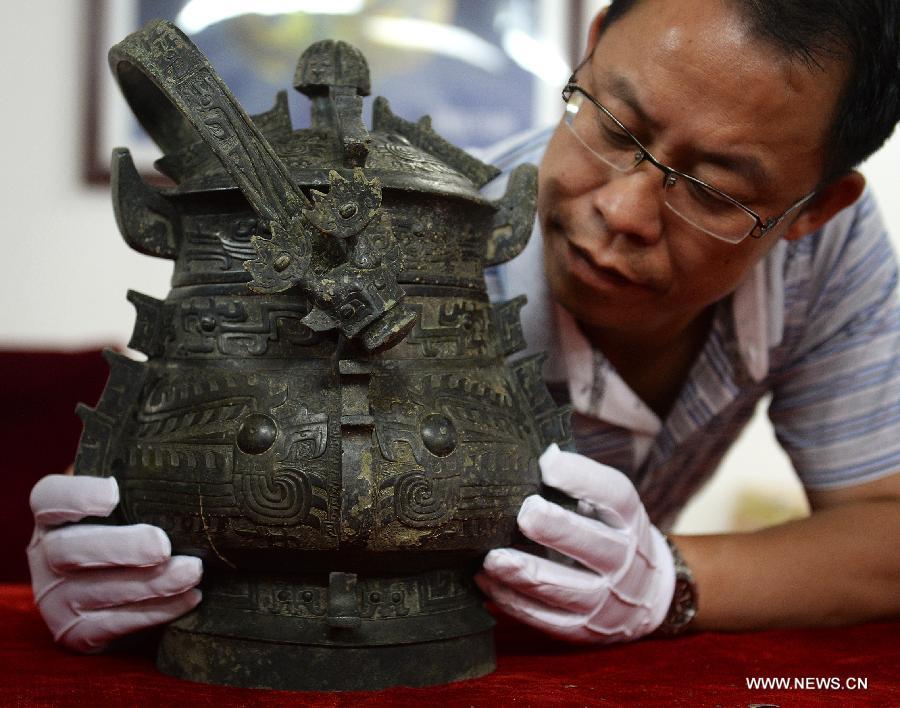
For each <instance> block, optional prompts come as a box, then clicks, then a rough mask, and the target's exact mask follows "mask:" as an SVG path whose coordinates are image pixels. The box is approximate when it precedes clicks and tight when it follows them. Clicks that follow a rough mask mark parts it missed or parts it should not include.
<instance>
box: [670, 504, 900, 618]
mask: <svg viewBox="0 0 900 708" xmlns="http://www.w3.org/2000/svg"><path fill="white" fill-rule="evenodd" d="M674 540H675V542H676V543H677V544H678V547H679V549H680V550H681V552H682V555H683V556H684V558H685V560H686V562H687V563H688V565H689V566H690V567H691V569H692V571H693V573H694V578H695V581H696V583H697V588H698V592H699V611H698V613H697V616H696V618H695V620H694V622H693V625H692V626H694V627H695V628H697V629H706V630H720V631H732V630H746V629H762V628H766V627H785V626H803V625H808V626H812V625H835V624H847V623H853V622H862V621H866V620H872V619H877V618H883V617H890V616H898V615H900V503H898V502H897V501H893V500H877V499H876V500H869V501H860V502H856V503H853V504H847V505H841V506H836V507H831V508H826V509H822V510H819V511H816V512H815V513H813V515H812V516H810V517H808V518H805V519H802V520H799V521H793V522H790V523H787V524H783V525H781V526H776V527H772V528H769V529H764V530H762V531H757V532H753V533H744V534H724V535H711V536H678V537H674Z"/></svg>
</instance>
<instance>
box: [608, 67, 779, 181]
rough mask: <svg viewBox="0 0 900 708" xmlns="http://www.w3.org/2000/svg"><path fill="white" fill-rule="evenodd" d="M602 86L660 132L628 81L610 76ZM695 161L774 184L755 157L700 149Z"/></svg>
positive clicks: (620, 75) (656, 123)
mask: <svg viewBox="0 0 900 708" xmlns="http://www.w3.org/2000/svg"><path fill="white" fill-rule="evenodd" d="M601 83H602V86H603V89H604V90H605V91H606V92H607V93H608V94H609V95H610V96H612V97H613V98H616V99H618V100H619V101H621V102H622V103H624V104H625V105H626V106H628V108H629V109H630V110H631V111H632V112H633V113H634V115H635V116H636V117H637V119H638V120H639V121H640V122H641V123H643V124H644V125H646V126H648V127H649V128H650V129H651V130H659V129H660V128H661V126H660V123H659V121H657V120H655V119H653V118H652V117H651V116H650V114H649V113H647V111H646V110H645V109H644V107H643V106H642V105H641V102H640V101H639V100H638V97H637V93H636V92H635V90H634V86H633V85H632V83H631V81H629V80H628V78H627V77H625V76H623V75H622V74H619V73H611V74H608V75H607V76H605V77H603V79H602V80H601ZM626 127H628V126H626ZM694 157H695V161H696V162H698V163H707V164H710V165H716V166H718V167H722V168H723V169H726V170H729V171H731V172H735V173H737V174H738V175H740V176H742V177H744V178H745V179H747V180H749V181H750V182H751V183H752V184H754V185H758V186H765V185H767V184H769V183H771V180H772V177H771V175H770V174H769V171H768V170H766V168H765V166H764V165H763V163H762V162H761V161H760V160H759V159H758V158H756V157H754V156H753V155H738V154H735V155H729V154H726V153H720V152H714V151H711V150H703V149H697V150H696V151H695V152H694ZM713 186H715V185H713Z"/></svg>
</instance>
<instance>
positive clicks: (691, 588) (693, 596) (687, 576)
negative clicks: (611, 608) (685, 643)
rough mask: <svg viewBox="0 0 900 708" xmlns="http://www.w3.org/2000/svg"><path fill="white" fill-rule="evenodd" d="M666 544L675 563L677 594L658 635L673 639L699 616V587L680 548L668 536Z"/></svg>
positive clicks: (673, 597)
mask: <svg viewBox="0 0 900 708" xmlns="http://www.w3.org/2000/svg"><path fill="white" fill-rule="evenodd" d="M666 543H667V544H668V545H669V550H670V551H671V552H672V558H673V560H674V561H675V594H674V595H673V596H672V604H671V605H670V606H669V613H668V614H667V615H666V618H665V619H664V620H663V622H662V624H661V625H660V626H659V628H658V629H657V630H656V633H657V634H660V635H663V636H666V637H673V636H675V635H676V634H681V633H682V632H683V631H684V630H685V629H687V626H688V625H689V624H690V623H691V620H692V619H694V616H695V615H696V614H697V585H696V584H695V583H694V574H693V573H692V572H691V569H690V568H689V567H688V564H687V563H685V562H684V558H682V556H681V552H680V551H679V550H678V546H676V545H675V544H674V543H673V542H672V539H671V538H669V537H668V536H666Z"/></svg>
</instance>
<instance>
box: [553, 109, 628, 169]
mask: <svg viewBox="0 0 900 708" xmlns="http://www.w3.org/2000/svg"><path fill="white" fill-rule="evenodd" d="M564 120H565V123H566V125H567V126H568V127H569V129H570V130H571V131H572V133H573V134H574V135H575V137H576V138H577V139H578V140H579V142H581V144H582V145H584V146H585V147H586V148H587V149H588V150H590V151H591V152H592V153H593V154H594V156H595V157H597V158H598V159H599V160H600V161H602V162H604V163H605V164H607V165H609V166H610V167H612V168H613V169H616V170H618V171H619V172H625V171H627V170H630V169H632V168H633V167H634V166H635V165H637V164H638V163H639V162H640V161H641V159H642V157H643V152H642V150H641V148H640V146H638V145H637V143H635V142H634V140H632V138H631V136H630V135H628V133H626V132H625V131H624V130H622V128H621V126H619V125H618V124H617V123H616V122H615V121H614V120H613V119H612V118H611V117H610V116H609V115H607V114H606V113H605V112H604V111H602V110H600V109H599V108H598V107H597V106H595V105H594V104H593V103H592V102H591V101H589V100H588V99H587V98H585V96H584V94H582V93H580V92H578V91H574V92H573V93H572V95H571V96H570V97H569V100H568V102H567V103H566V113H565V116H564Z"/></svg>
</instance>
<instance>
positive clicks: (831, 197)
mask: <svg viewBox="0 0 900 708" xmlns="http://www.w3.org/2000/svg"><path fill="white" fill-rule="evenodd" d="M865 186H866V178H865V177H863V176H862V174H861V173H859V172H857V171H856V170H853V171H851V172H848V173H847V174H845V175H844V176H843V177H839V178H838V179H836V180H835V181H834V182H832V183H831V184H829V185H828V186H827V187H825V188H824V189H822V191H821V192H819V193H818V194H817V195H816V196H815V197H813V198H812V200H811V201H810V203H809V204H808V205H807V206H805V207H804V208H803V211H801V212H800V214H799V215H798V216H797V218H796V219H794V220H793V221H792V222H791V225H790V227H789V228H788V230H787V232H786V233H785V234H784V238H785V239H786V240H788V241H796V240H797V239H798V238H803V237H804V236H806V235H807V234H811V233H812V232H813V231H815V230H816V229H818V228H819V227H821V226H823V225H824V224H825V223H826V222H827V221H829V220H830V219H831V217H833V216H834V215H835V214H837V213H838V212H839V211H840V210H841V209H844V208H846V207H848V206H850V205H851V204H853V202H855V201H856V200H857V199H859V195H860V194H862V192H863V189H865Z"/></svg>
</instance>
